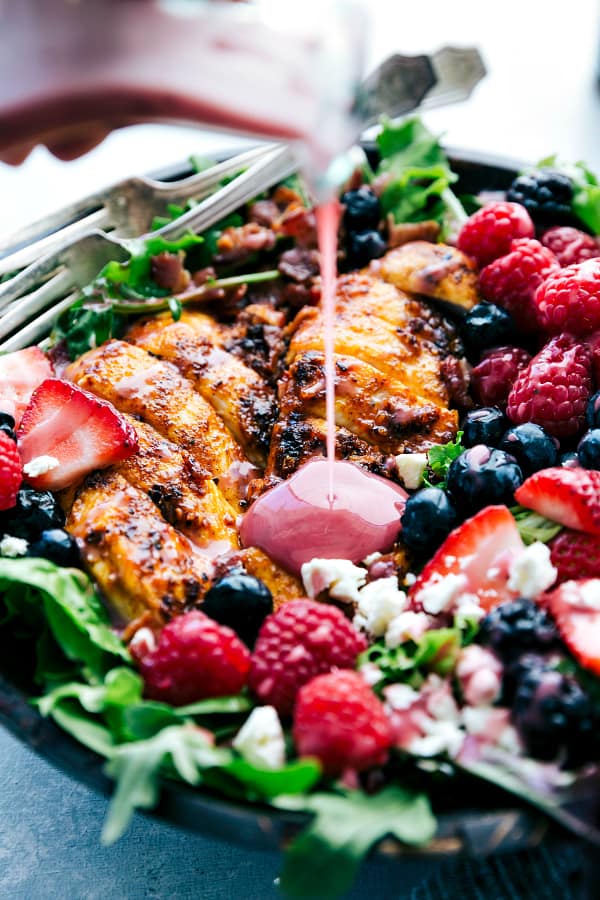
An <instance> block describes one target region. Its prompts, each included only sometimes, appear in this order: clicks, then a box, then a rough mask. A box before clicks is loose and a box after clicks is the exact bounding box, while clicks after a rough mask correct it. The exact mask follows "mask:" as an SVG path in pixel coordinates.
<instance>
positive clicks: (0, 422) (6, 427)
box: [0, 412, 16, 441]
mask: <svg viewBox="0 0 600 900" xmlns="http://www.w3.org/2000/svg"><path fill="white" fill-rule="evenodd" d="M0 431H3V432H4V434H7V435H8V436H9V438H12V440H13V441H15V440H16V436H15V420H14V419H13V417H12V416H11V415H10V414H9V413H5V412H0Z"/></svg>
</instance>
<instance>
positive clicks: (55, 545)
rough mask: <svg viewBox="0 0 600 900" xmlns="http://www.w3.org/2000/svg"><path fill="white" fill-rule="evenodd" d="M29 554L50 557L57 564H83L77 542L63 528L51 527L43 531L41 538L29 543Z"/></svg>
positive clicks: (44, 557)
mask: <svg viewBox="0 0 600 900" xmlns="http://www.w3.org/2000/svg"><path fill="white" fill-rule="evenodd" d="M27 555H28V556H40V557H42V558H43V559H49V560H51V561H52V562H53V563H56V565H57V566H79V565H80V564H81V558H80V556H79V549H78V547H77V542H76V541H75V539H74V538H73V537H71V535H70V534H69V533H68V532H66V531H65V530H64V529H63V528H49V529H47V530H46V531H42V533H41V534H40V536H39V538H37V540H35V541H32V543H30V544H29V547H28V548H27Z"/></svg>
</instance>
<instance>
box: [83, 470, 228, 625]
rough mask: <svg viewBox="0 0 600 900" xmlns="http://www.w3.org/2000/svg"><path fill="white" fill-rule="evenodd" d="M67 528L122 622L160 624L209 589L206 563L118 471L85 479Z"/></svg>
mask: <svg viewBox="0 0 600 900" xmlns="http://www.w3.org/2000/svg"><path fill="white" fill-rule="evenodd" d="M66 527H67V529H68V531H70V533H71V534H72V535H73V537H75V538H76V539H77V541H78V543H79V545H80V548H81V551H82V557H83V559H84V561H85V564H86V567H87V569H88V571H89V572H90V573H91V575H92V576H93V577H94V578H95V580H96V581H97V583H98V585H99V587H100V589H101V590H102V592H103V593H104V595H105V596H106V597H107V598H108V599H109V601H110V604H111V607H112V608H113V610H114V611H115V612H116V613H117V615H118V616H119V617H120V618H121V619H122V620H123V621H124V622H131V621H134V620H136V619H141V618H142V617H144V619H147V618H148V617H149V618H150V620H151V621H152V622H154V623H155V624H161V623H162V622H164V621H165V620H167V619H169V618H170V617H171V616H173V615H174V614H176V613H178V612H183V611H184V610H186V609H188V608H190V607H193V606H194V605H196V604H197V603H199V602H200V601H201V599H202V597H203V595H204V593H205V591H206V589H207V588H208V585H209V576H210V570H211V563H210V560H209V559H208V558H207V557H203V556H201V555H200V554H199V553H197V552H196V551H195V549H194V547H193V545H192V544H191V543H190V541H189V540H188V539H187V538H186V537H185V536H184V535H183V534H181V532H180V531H178V530H177V529H175V528H173V526H172V525H169V524H168V523H167V522H165V520H164V519H163V518H162V516H161V515H160V513H159V511H158V509H157V508H156V506H155V505H154V503H153V502H152V500H150V498H149V497H148V496H147V495H146V494H145V493H144V492H143V491H141V490H139V489H138V488H136V487H133V485H131V484H130V483H129V482H128V481H127V480H126V479H125V478H123V476H122V475H120V474H118V473H117V472H112V471H107V472H99V473H97V474H95V475H92V476H90V478H88V479H87V481H86V483H85V484H84V485H83V487H82V488H81V490H80V491H79V493H78V495H77V497H76V498H75V501H74V503H73V506H72V507H71V510H70V512H69V515H68V518H67V526H66Z"/></svg>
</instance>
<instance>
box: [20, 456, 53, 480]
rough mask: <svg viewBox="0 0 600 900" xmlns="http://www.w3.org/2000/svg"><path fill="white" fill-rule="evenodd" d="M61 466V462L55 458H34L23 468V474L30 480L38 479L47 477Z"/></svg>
mask: <svg viewBox="0 0 600 900" xmlns="http://www.w3.org/2000/svg"><path fill="white" fill-rule="evenodd" d="M58 466H60V462H59V461H58V460H57V458H56V457H55V456H34V458H33V459H30V460H29V462H28V463H25V465H24V466H23V474H24V475H27V477H28V478H37V477H38V475H45V474H46V472H51V471H52V469H56V468H57V467H58Z"/></svg>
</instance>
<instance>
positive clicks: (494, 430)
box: [461, 406, 507, 447]
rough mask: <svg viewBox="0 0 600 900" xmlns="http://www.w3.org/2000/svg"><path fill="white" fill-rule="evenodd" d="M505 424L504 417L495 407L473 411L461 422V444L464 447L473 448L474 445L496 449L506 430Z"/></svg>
mask: <svg viewBox="0 0 600 900" xmlns="http://www.w3.org/2000/svg"><path fill="white" fill-rule="evenodd" d="M506 424H507V423H506V417H505V415H504V413H503V412H502V410H501V409H498V407H497V406H482V407H479V409H473V410H471V411H470V412H468V413H467V414H466V416H465V417H464V419H463V421H462V424H461V429H462V432H463V436H462V442H463V444H464V446H465V447H474V446H475V444H488V445H489V446H490V447H497V446H499V442H500V438H501V437H502V435H503V434H504V432H505V430H506Z"/></svg>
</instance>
